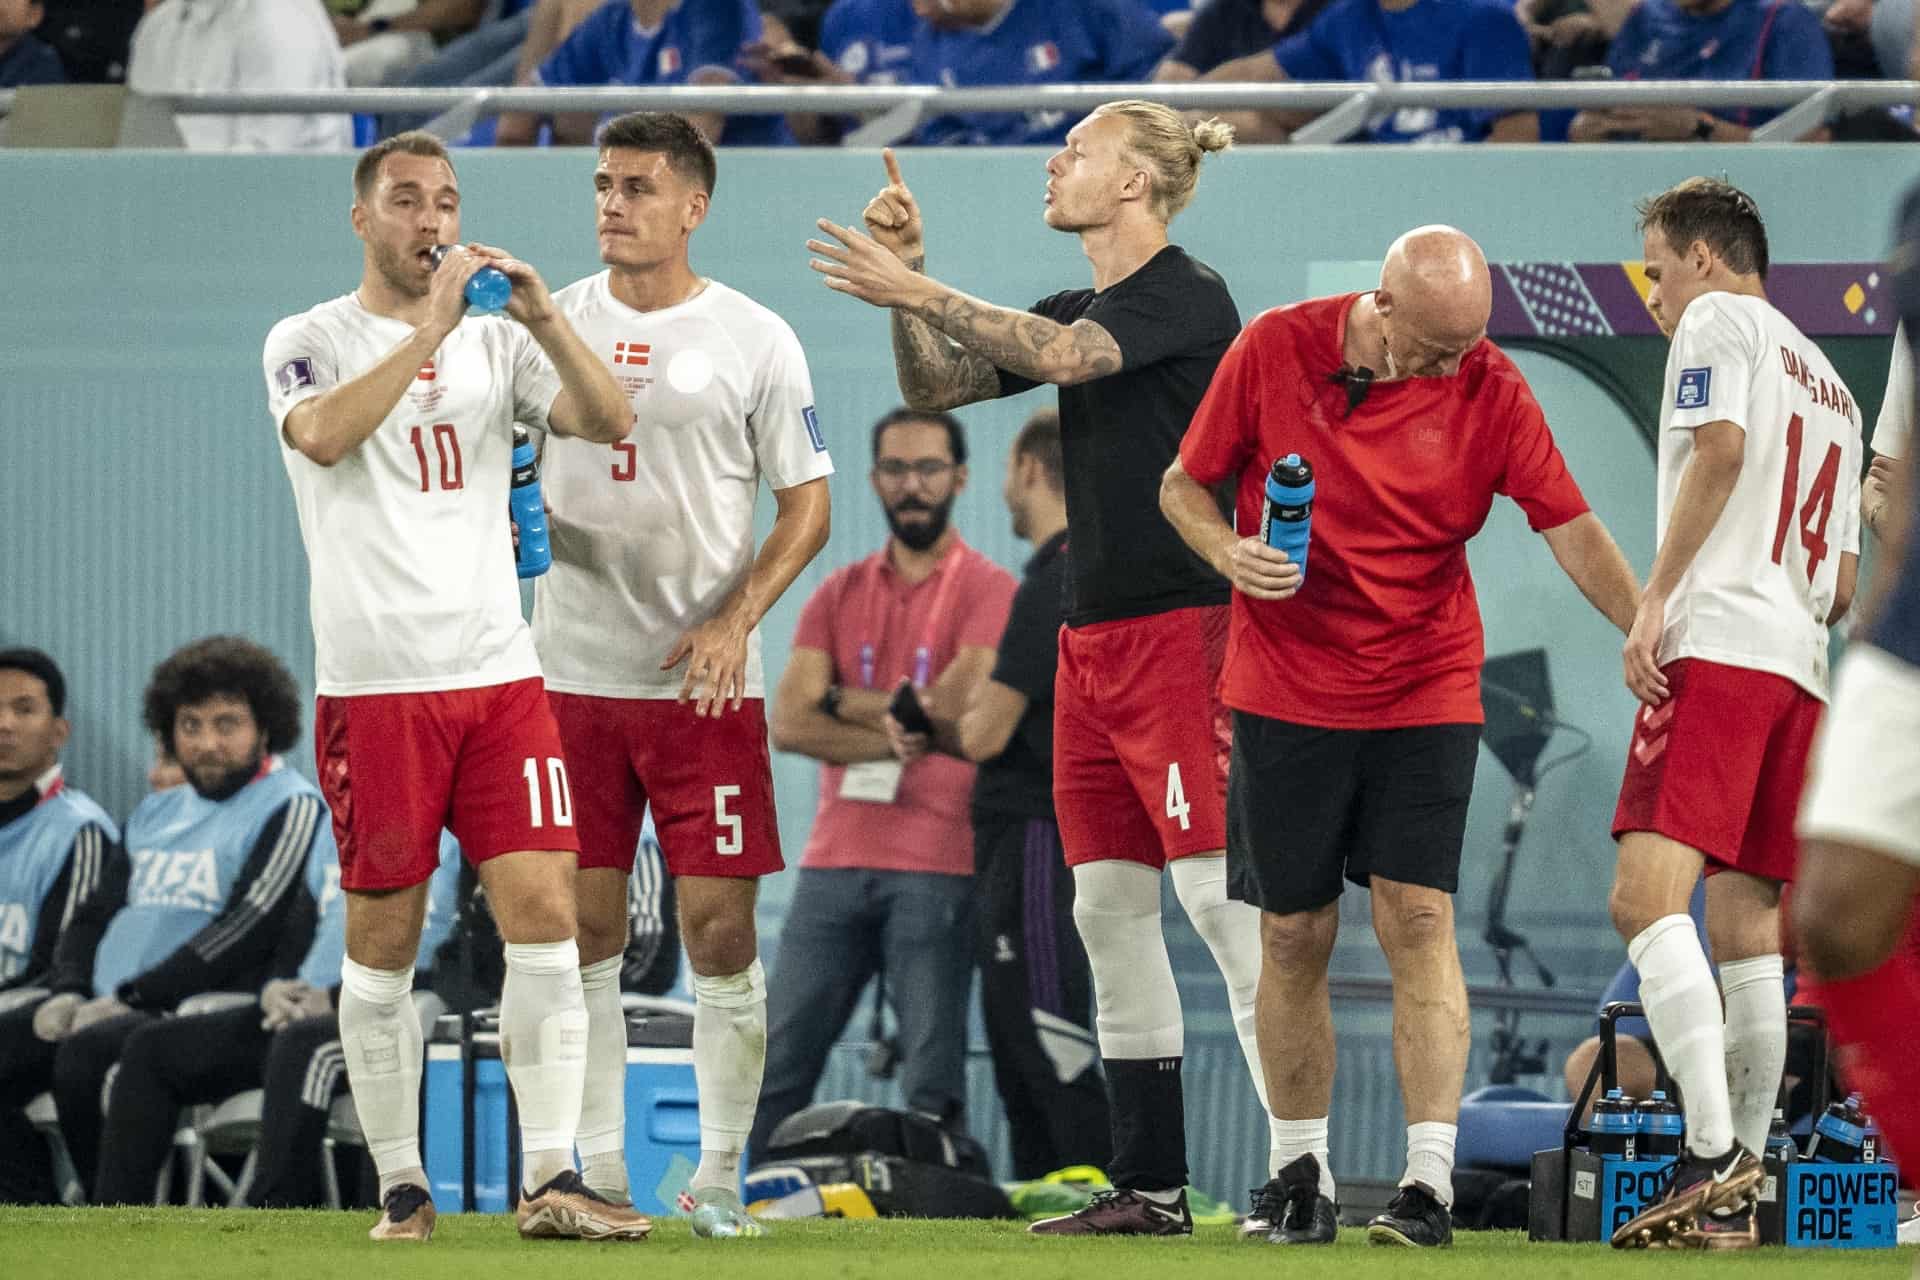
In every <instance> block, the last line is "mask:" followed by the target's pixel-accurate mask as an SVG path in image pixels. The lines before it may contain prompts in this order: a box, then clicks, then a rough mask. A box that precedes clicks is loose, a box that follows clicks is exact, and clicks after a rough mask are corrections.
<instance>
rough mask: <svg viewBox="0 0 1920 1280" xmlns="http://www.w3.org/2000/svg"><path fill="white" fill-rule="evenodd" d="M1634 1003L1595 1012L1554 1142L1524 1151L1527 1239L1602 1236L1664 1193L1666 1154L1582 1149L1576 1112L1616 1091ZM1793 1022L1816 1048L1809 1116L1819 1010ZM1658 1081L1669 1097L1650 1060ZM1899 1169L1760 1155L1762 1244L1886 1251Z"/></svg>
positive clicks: (1822, 1054)
mask: <svg viewBox="0 0 1920 1280" xmlns="http://www.w3.org/2000/svg"><path fill="white" fill-rule="evenodd" d="M1644 1016H1645V1011H1644V1010H1643V1009H1642V1008H1641V1006H1639V1005H1637V1004H1631V1003H1625V1002H1622V1003H1617V1004H1610V1005H1608V1006H1607V1007H1606V1009H1605V1010H1604V1011H1602V1013H1601V1019H1600V1056H1599V1059H1598V1060H1597V1061H1596V1062H1595V1063H1594V1067H1593V1070H1592V1071H1590V1072H1589V1073H1588V1075H1587V1079H1586V1083H1585V1084H1584V1085H1583V1086H1582V1087H1581V1090H1580V1096H1579V1097H1578V1098H1577V1099H1575V1101H1574V1103H1573V1105H1572V1107H1571V1108H1570V1109H1569V1111H1568V1113H1567V1127H1566V1132H1565V1135H1564V1138H1563V1141H1562V1144H1561V1145H1560V1146H1558V1147H1553V1148H1550V1149H1548V1150H1546V1151H1537V1152H1535V1153H1534V1156H1533V1168H1532V1190H1531V1193H1530V1195H1529V1198H1528V1206H1527V1208H1528V1214H1527V1217H1528V1222H1527V1238H1528V1239H1530V1240H1551V1241H1570V1242H1582V1241H1608V1240H1611V1239H1612V1238H1613V1233H1614V1231H1615V1230H1617V1229H1618V1228H1619V1227H1620V1226H1621V1225H1623V1224H1624V1223H1626V1222H1627V1221H1628V1220H1630V1219H1631V1218H1633V1216H1634V1215H1635V1214H1638V1213H1639V1212H1640V1211H1641V1210H1642V1209H1644V1208H1645V1207H1646V1206H1647V1205H1648V1203H1650V1202H1651V1201H1653V1200H1655V1199H1657V1198H1658V1197H1659V1196H1661V1195H1663V1194H1665V1192H1666V1190H1667V1187H1668V1186H1669V1185H1670V1184H1671V1182H1672V1179H1673V1168H1674V1163H1675V1162H1674V1161H1673V1160H1672V1159H1671V1158H1670V1157H1662V1158H1658V1159H1642V1158H1637V1157H1638V1155H1639V1152H1638V1151H1637V1150H1636V1149H1635V1148H1634V1147H1633V1146H1628V1147H1627V1149H1626V1152H1625V1158H1607V1157H1603V1156H1601V1155H1597V1154H1595V1153H1594V1152H1593V1150H1591V1146H1592V1143H1593V1138H1594V1134H1593V1133H1592V1131H1591V1130H1587V1129H1582V1128H1581V1127H1580V1125H1579V1119H1578V1117H1579V1116H1581V1115H1582V1114H1583V1113H1584V1112H1585V1111H1586V1109H1587V1102H1588V1100H1589V1099H1590V1098H1592V1097H1594V1096H1595V1093H1596V1091H1600V1092H1601V1093H1604V1091H1606V1090H1611V1089H1614V1088H1617V1087H1618V1085H1619V1076H1618V1063H1617V1059H1616V1057H1615V1044H1614V1041H1615V1024H1616V1023H1617V1022H1618V1021H1619V1020H1620V1019H1621V1018H1623V1017H1644ZM1788 1016H1789V1018H1790V1019H1791V1020H1792V1021H1795V1022H1803V1023H1812V1024H1813V1025H1814V1026H1815V1027H1816V1028H1817V1029H1818V1031H1819V1033H1820V1038H1819V1044H1820V1051H1819V1053H1818V1054H1817V1055H1816V1057H1817V1063H1818V1066H1817V1069H1816V1073H1815V1084H1814V1095H1815V1096H1814V1114H1815V1115H1816V1116H1817V1115H1819V1114H1820V1113H1821V1112H1823V1111H1824V1110H1825V1109H1826V1105H1827V1101H1828V1098H1827V1088H1826V1080H1827V1062H1826V1058H1827V1054H1826V1034H1825V1033H1826V1017H1825V1015H1824V1014H1823V1013H1822V1012H1821V1011H1820V1010H1818V1009H1811V1008H1804V1007H1802V1008H1795V1009H1791V1010H1789V1011H1788ZM1655 1061H1656V1064H1657V1065H1658V1067H1659V1077H1658V1085H1659V1087H1662V1088H1664V1089H1665V1090H1666V1091H1667V1093H1668V1095H1669V1096H1676V1095H1677V1090H1676V1089H1675V1088H1674V1085H1673V1083H1672V1081H1671V1080H1670V1079H1669V1078H1668V1077H1667V1073H1666V1065H1665V1064H1664V1063H1661V1062H1659V1060H1658V1055H1657V1053H1656V1055H1655ZM1899 1185H1900V1176H1899V1171H1898V1169H1896V1168H1895V1167H1894V1166H1893V1165H1892V1164H1890V1163H1887V1162H1885V1161H1879V1162H1874V1163H1862V1164H1828V1163H1825V1162H1822V1161H1815V1160H1794V1161H1782V1160H1780V1159H1778V1158H1773V1157H1769V1158H1768V1159H1767V1160H1766V1179H1765V1181H1763V1182H1762V1184H1761V1188H1760V1204H1759V1208H1758V1210H1757V1213H1756V1215H1755V1216H1756V1219H1757V1225H1758V1228H1759V1232H1760V1242H1761V1243H1762V1244H1786V1245H1791V1246H1794V1247H1798V1248H1830V1249H1873V1248H1891V1247H1892V1246H1893V1245H1894V1243H1895V1232H1896V1229H1897V1226H1898V1221H1897V1219H1898V1213H1899V1209H1898V1203H1897V1201H1898V1191H1899Z"/></svg>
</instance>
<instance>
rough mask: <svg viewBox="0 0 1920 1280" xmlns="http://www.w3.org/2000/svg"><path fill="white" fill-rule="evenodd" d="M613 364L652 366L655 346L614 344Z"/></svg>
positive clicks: (647, 344) (639, 343)
mask: <svg viewBox="0 0 1920 1280" xmlns="http://www.w3.org/2000/svg"><path fill="white" fill-rule="evenodd" d="M613 362H614V363H615V364H651V363H652V362H653V345H652V344H651V343H646V342H616V343H614V344H613Z"/></svg>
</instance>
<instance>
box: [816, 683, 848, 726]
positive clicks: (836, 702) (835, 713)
mask: <svg viewBox="0 0 1920 1280" xmlns="http://www.w3.org/2000/svg"><path fill="white" fill-rule="evenodd" d="M844 692H846V691H845V690H843V689H842V688H841V687H840V686H839V685H837V684H830V685H828V686H827V691H826V692H825V693H823V694H821V695H820V709H821V710H822V711H824V712H826V713H827V714H828V715H829V716H832V717H833V718H834V719H835V720H838V719H839V718H840V696H841V695H842V694H843V693H844Z"/></svg>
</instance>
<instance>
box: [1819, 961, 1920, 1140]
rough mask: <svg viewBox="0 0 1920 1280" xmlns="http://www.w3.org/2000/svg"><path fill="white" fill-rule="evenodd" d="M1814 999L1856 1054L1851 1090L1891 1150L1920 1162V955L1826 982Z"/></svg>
mask: <svg viewBox="0 0 1920 1280" xmlns="http://www.w3.org/2000/svg"><path fill="white" fill-rule="evenodd" d="M1814 998H1815V999H1816V1000H1818V1001H1819V1003H1820V1004H1821V1005H1823V1006H1824V1007H1825V1008H1826V1011H1827V1018H1828V1021H1829V1022H1830V1023H1831V1024H1832V1026H1833V1037H1834V1040H1835V1041H1836V1042H1838V1043H1839V1044H1842V1045H1845V1046H1848V1047H1849V1048H1851V1049H1852V1050H1853V1052H1852V1054H1851V1055H1850V1056H1849V1059H1848V1064H1847V1085H1848V1087H1849V1088H1851V1089H1855V1090H1857V1091H1858V1092H1859V1093H1860V1095H1861V1098H1862V1100H1863V1103H1864V1105H1865V1107H1866V1110H1867V1111H1868V1112H1869V1113H1870V1114H1871V1115H1872V1116H1873V1118H1874V1119H1875V1120H1877V1121H1878V1122H1879V1124H1880V1131H1881V1133H1882V1134H1883V1135H1884V1136H1885V1138H1886V1143H1887V1146H1889V1147H1890V1148H1892V1149H1893V1151H1894V1152H1895V1153H1899V1152H1913V1153H1915V1154H1914V1157H1913V1158H1914V1159H1915V1160H1917V1161H1920V956H1916V955H1915V954H1914V952H1913V951H1912V950H1910V949H1909V948H1907V947H1904V946H1903V947H1901V948H1900V949H1898V950H1897V951H1895V952H1894V954H1893V956H1892V957H1891V958H1889V959H1888V960H1887V962H1886V963H1885V964H1883V965H1881V966H1880V967H1879V968H1878V969H1875V970H1873V971H1872V972H1871V973H1867V974H1863V975H1861V976H1860V977H1858V978H1850V979H1848V980H1846V981H1844V982H1829V981H1822V982H1821V983H1820V984H1819V987H1818V990H1817V991H1816V992H1815V993H1814Z"/></svg>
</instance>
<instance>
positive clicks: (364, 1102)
mask: <svg viewBox="0 0 1920 1280" xmlns="http://www.w3.org/2000/svg"><path fill="white" fill-rule="evenodd" d="M339 1018H340V1050H341V1053H342V1055H343V1056H344V1057H345V1058H346V1063H347V1085H348V1087H349V1088H350V1089H351V1090H352V1092H353V1108H354V1111H355V1112H356V1113H357V1114H358V1115H359V1118H360V1131H361V1132H362V1133H363V1134H365V1135H366V1139H367V1154H368V1155H370V1156H372V1157H373V1167H374V1168H375V1169H376V1170H378V1172H379V1174H380V1194H381V1196H382V1197H383V1198H384V1197H385V1195H386V1193H387V1192H388V1191H390V1190H392V1189H393V1188H394V1187H396V1186H399V1185H400V1184H402V1183H408V1182H411V1183H415V1184H417V1185H420V1186H425V1185H426V1174H425V1172H424V1171H423V1170H422V1168H421V1163H420V1071H421V1052H422V1037H421V1034H420V1014H419V1012H418V1011H417V1010H416V1009H415V1008H414V1007H413V970H412V969H411V968H407V969H369V968H367V967H366V966H365V965H361V964H356V963H355V962H354V961H353V960H351V959H347V960H343V961H342V962H341V964H340V1010H339Z"/></svg>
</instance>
